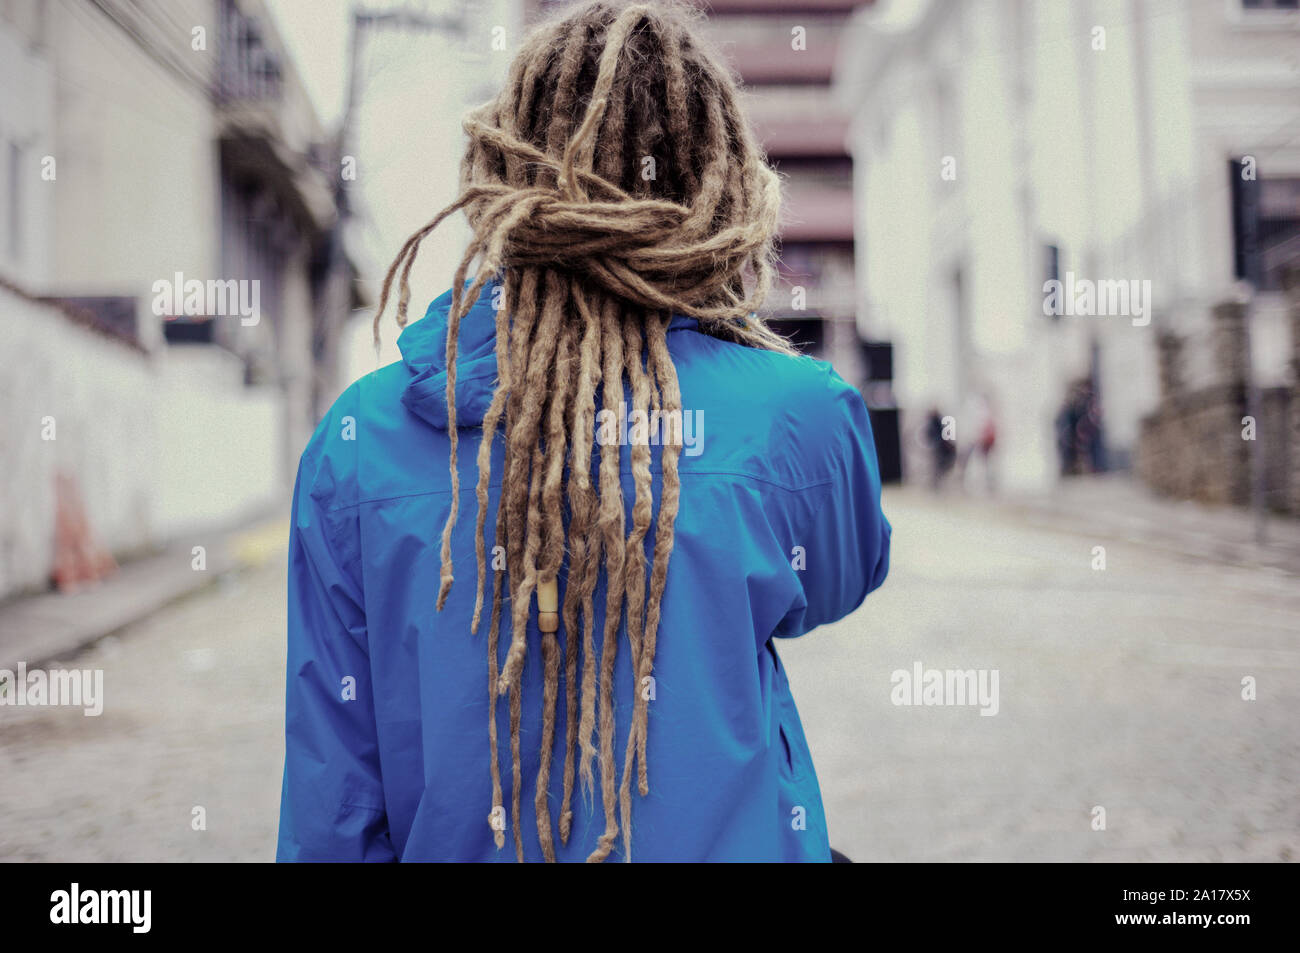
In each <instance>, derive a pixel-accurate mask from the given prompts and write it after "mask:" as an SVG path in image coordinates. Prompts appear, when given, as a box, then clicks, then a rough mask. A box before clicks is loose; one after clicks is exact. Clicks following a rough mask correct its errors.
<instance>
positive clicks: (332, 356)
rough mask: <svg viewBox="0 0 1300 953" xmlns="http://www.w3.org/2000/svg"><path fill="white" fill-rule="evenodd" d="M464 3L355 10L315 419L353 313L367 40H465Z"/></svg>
mask: <svg viewBox="0 0 1300 953" xmlns="http://www.w3.org/2000/svg"><path fill="white" fill-rule="evenodd" d="M470 6H472V5H471V4H462V5H461V7H460V10H459V12H458V13H456V14H455V15H449V14H427V13H423V12H421V11H419V10H417V9H415V8H414V7H411V6H403V7H400V8H393V9H363V8H361V7H356V8H354V9H353V11H352V22H351V26H350V29H349V33H348V62H347V71H348V81H347V99H346V100H345V102H344V108H343V118H342V120H341V121H340V123H339V129H338V133H337V135H336V136H335V140H334V150H333V156H332V162H333V165H332V170H331V175H332V176H333V181H334V206H335V209H336V210H337V214H336V217H335V220H334V225H333V226H332V227H331V229H330V233H329V236H328V238H327V239H326V241H327V242H328V248H327V256H326V259H327V267H326V282H327V286H326V292H325V294H324V296H323V300H324V306H323V307H322V308H321V310H320V312H319V313H318V315H317V334H318V341H319V342H320V347H319V349H318V352H319V353H318V360H319V361H320V365H319V367H318V371H317V373H318V375H319V376H318V380H320V379H321V378H324V381H325V382H328V386H324V387H317V394H316V408H315V410H316V416H317V417H318V418H319V417H321V416H322V415H323V414H324V412H325V410H326V409H327V405H328V404H329V402H330V401H332V400H333V396H334V395H333V393H332V391H333V389H334V381H335V378H336V377H337V375H338V339H339V332H340V330H341V328H342V324H343V320H344V317H345V316H346V315H347V314H348V313H349V312H350V310H351V302H352V282H351V273H350V272H351V268H350V265H349V263H348V254H347V235H348V232H349V231H350V226H351V222H352V219H353V217H354V210H353V207H352V196H351V194H350V188H349V185H348V183H347V182H345V180H344V178H343V163H344V160H345V159H346V158H348V157H350V156H355V154H356V150H355V148H354V143H353V137H354V136H355V126H356V115H357V109H358V107H359V104H360V101H361V93H362V88H361V86H362V77H361V68H360V64H361V54H362V52H363V47H364V45H365V41H366V39H367V37H368V36H369V34H370V33H371V32H372V31H377V30H380V29H390V30H396V31H402V30H405V31H409V32H413V33H423V34H430V33H441V34H444V35H446V36H451V37H457V38H460V37H463V36H465V34H466V32H467V19H468V17H467V9H466V8H467V7H470Z"/></svg>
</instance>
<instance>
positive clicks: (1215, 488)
mask: <svg viewBox="0 0 1300 953" xmlns="http://www.w3.org/2000/svg"><path fill="white" fill-rule="evenodd" d="M1295 279H1300V269H1297V270H1296V273H1295V275H1293V283H1292V284H1291V286H1290V287H1289V290H1288V294H1289V300H1290V303H1289V317H1290V325H1291V344H1292V350H1293V357H1292V367H1293V373H1292V381H1291V382H1290V384H1289V385H1287V386H1285V387H1270V388H1265V389H1262V390H1261V391H1260V393H1259V396H1258V406H1257V407H1256V408H1254V417H1255V423H1254V440H1253V441H1251V440H1249V439H1247V436H1248V430H1247V425H1246V423H1244V422H1243V418H1246V417H1247V416H1249V415H1250V414H1251V410H1250V407H1249V402H1248V385H1247V381H1248V380H1249V373H1250V364H1249V361H1250V340H1249V337H1248V329H1247V326H1246V307H1245V305H1244V304H1242V303H1240V302H1224V303H1222V304H1220V305H1218V306H1216V307H1215V308H1214V312H1213V320H1214V324H1213V330H1212V333H1211V336H1210V341H1211V346H1212V349H1213V354H1212V358H1213V362H1214V369H1215V373H1214V378H1213V381H1212V382H1211V383H1209V384H1207V385H1205V386H1202V387H1198V388H1196V389H1189V388H1188V387H1187V386H1186V383H1185V381H1186V378H1185V372H1184V366H1185V359H1186V356H1187V355H1186V348H1187V341H1186V340H1185V339H1184V338H1183V337H1181V336H1179V335H1177V334H1175V333H1173V332H1166V333H1165V334H1163V335H1162V337H1161V338H1160V341H1159V355H1160V358H1159V367H1160V403H1159V406H1158V407H1157V408H1156V410H1155V412H1154V413H1152V414H1150V415H1148V416H1147V417H1146V418H1144V420H1143V421H1142V430H1141V437H1140V439H1139V442H1138V449H1137V459H1136V468H1137V473H1138V476H1139V477H1140V478H1141V479H1142V480H1143V482H1145V483H1146V484H1147V485H1148V486H1150V487H1151V488H1152V489H1154V490H1156V491H1157V492H1159V493H1162V494H1164V495H1167V496H1171V497H1175V498H1178V499H1192V500H1200V501H1202V502H1206V503H1227V504H1233V505H1237V506H1246V505H1249V504H1250V502H1251V480H1252V475H1251V474H1252V471H1251V453H1252V450H1253V451H1254V452H1255V453H1257V454H1258V455H1259V465H1260V469H1261V474H1260V478H1261V483H1262V490H1263V496H1264V501H1265V505H1266V506H1268V507H1269V508H1270V509H1272V510H1274V511H1277V512H1284V513H1292V514H1295V515H1297V516H1300V280H1295Z"/></svg>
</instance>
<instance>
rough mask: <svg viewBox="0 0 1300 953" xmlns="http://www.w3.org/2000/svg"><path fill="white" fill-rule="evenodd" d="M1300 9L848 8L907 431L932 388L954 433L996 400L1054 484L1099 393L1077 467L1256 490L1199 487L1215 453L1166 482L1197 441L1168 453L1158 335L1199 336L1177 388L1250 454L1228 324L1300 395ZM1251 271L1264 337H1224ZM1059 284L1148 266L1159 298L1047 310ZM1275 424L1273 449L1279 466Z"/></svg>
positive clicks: (870, 228) (1257, 3) (1016, 0)
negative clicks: (1298, 336)
mask: <svg viewBox="0 0 1300 953" xmlns="http://www.w3.org/2000/svg"><path fill="white" fill-rule="evenodd" d="M1296 7H1297V4H1296V3H1295V2H1293V0H1190V2H1184V0H1078V2H1071V3H1030V2H1025V0H970V2H962V3H956V2H938V0H935V2H929V0H880V2H879V3H878V4H877V5H876V6H875V7H873V8H872V9H870V10H868V11H864V12H862V13H860V14H859V15H857V16H856V17H855V18H854V20H853V21H852V23H851V24H850V26H849V28H848V30H847V31H846V32H845V33H844V35H843V38H842V40H841V50H842V55H841V58H840V61H839V64H838V67H837V94H838V96H839V100H840V102H842V103H843V104H844V105H845V107H846V108H849V109H851V110H852V114H853V118H852V123H851V131H850V142H851V148H852V152H853V156H854V160H855V164H854V169H855V175H856V186H857V188H856V191H855V194H856V213H857V236H858V242H857V262H858V295H859V309H858V314H859V326H860V328H861V329H862V330H863V332H864V334H867V335H870V336H872V337H877V338H885V339H889V340H891V341H893V343H894V345H895V357H896V360H895V365H896V369H897V371H896V378H897V380H896V388H895V391H896V394H897V396H898V399H899V402H900V404H901V405H902V407H903V410H904V420H905V426H906V428H907V430H908V431H909V432H911V431H915V430H916V429H918V428H919V427H920V425H921V423H922V416H923V414H924V412H925V411H926V409H927V408H928V407H930V406H938V407H940V408H942V409H943V411H944V412H945V413H951V414H953V415H954V416H955V417H956V418H957V419H956V426H957V434H958V442H959V443H960V442H962V440H963V437H964V436H966V437H968V436H969V435H963V428H962V423H963V412H962V408H963V407H965V406H967V405H968V404H969V402H970V401H971V400H972V399H973V398H978V397H979V396H981V395H986V396H987V397H988V398H989V399H990V401H991V403H992V405H993V407H994V413H995V415H996V420H997V424H998V440H997V457H998V467H999V469H1000V474H1001V477H1002V479H1003V480H1004V482H1005V483H1006V484H1008V485H1010V486H1013V487H1022V488H1042V487H1045V486H1049V485H1051V484H1052V483H1053V482H1054V481H1055V479H1056V478H1057V476H1058V474H1059V472H1060V471H1061V468H1062V459H1061V454H1060V452H1059V450H1060V448H1059V447H1058V439H1057V438H1058V433H1057V427H1058V424H1059V423H1060V422H1061V421H1062V419H1064V418H1063V417H1062V412H1063V410H1065V409H1067V408H1066V406H1065V405H1066V401H1067V397H1069V395H1070V394H1071V393H1073V394H1075V395H1076V397H1077V396H1078V395H1079V394H1080V393H1082V394H1085V395H1086V403H1087V406H1089V407H1090V408H1091V410H1090V411H1089V412H1088V413H1086V414H1084V415H1083V416H1084V417H1085V418H1088V419H1089V426H1090V427H1091V428H1092V429H1094V430H1095V431H1096V437H1095V443H1096V445H1095V446H1092V447H1091V448H1090V449H1089V452H1088V453H1086V454H1084V455H1083V456H1084V457H1086V458H1087V459H1082V460H1077V461H1075V463H1076V465H1077V466H1078V467H1079V468H1082V469H1089V468H1096V467H1107V466H1109V467H1114V466H1121V467H1122V466H1126V465H1129V464H1130V463H1131V462H1132V461H1133V460H1134V458H1137V459H1139V460H1143V459H1145V460H1146V461H1147V463H1146V464H1144V465H1143V472H1144V473H1146V474H1147V475H1148V479H1150V480H1151V482H1153V483H1155V484H1156V485H1158V486H1161V488H1163V489H1167V490H1170V491H1171V492H1179V493H1181V494H1183V495H1199V496H1202V497H1205V498H1210V499H1221V500H1237V501H1240V498H1241V494H1240V491H1239V489H1231V490H1230V489H1223V488H1218V487H1213V486H1211V487H1209V489H1205V487H1204V486H1203V484H1204V481H1205V480H1207V479H1209V478H1210V477H1209V474H1208V473H1207V472H1205V471H1206V470H1208V469H1213V468H1214V467H1213V466H1211V467H1209V468H1206V467H1202V468H1201V472H1199V473H1196V474H1183V475H1182V476H1179V477H1178V478H1176V479H1173V480H1170V481H1168V482H1164V481H1162V480H1161V478H1160V475H1161V473H1163V472H1165V471H1169V470H1173V469H1179V468H1182V469H1184V470H1185V469H1186V468H1187V467H1188V466H1190V465H1191V464H1192V461H1193V460H1195V459H1196V457H1197V454H1196V452H1193V453H1191V454H1181V455H1179V454H1172V455H1171V454H1170V453H1168V445H1169V444H1170V442H1171V441H1175V440H1177V439H1182V440H1186V439H1187V433H1188V431H1186V430H1184V431H1183V432H1182V436H1181V437H1179V438H1174V437H1171V436H1170V435H1169V432H1168V428H1164V429H1162V428H1161V427H1160V426H1159V420H1158V419H1157V418H1161V414H1162V412H1163V414H1164V418H1168V417H1169V416H1170V414H1171V413H1172V414H1173V416H1174V417H1178V416H1180V415H1185V414H1186V413H1190V410H1189V409H1187V408H1185V407H1181V406H1180V407H1178V408H1174V409H1172V410H1171V409H1170V406H1169V404H1168V398H1167V395H1165V394H1162V391H1161V388H1160V379H1161V375H1160V373H1159V369H1160V366H1161V360H1160V354H1161V348H1160V346H1159V345H1158V343H1157V342H1158V341H1161V340H1164V339H1167V338H1170V337H1171V336H1172V337H1176V338H1177V339H1178V340H1179V341H1181V342H1182V345H1183V346H1182V347H1181V348H1179V355H1178V360H1177V361H1176V362H1174V363H1176V364H1177V366H1178V368H1179V373H1178V377H1179V382H1178V387H1180V388H1182V389H1183V390H1184V391H1186V392H1189V393H1191V392H1194V393H1199V394H1201V395H1202V396H1201V397H1199V398H1197V399H1198V400H1200V401H1201V402H1202V403H1204V402H1206V401H1208V402H1210V403H1216V402H1217V409H1216V410H1214V411H1212V412H1211V413H1210V414H1209V415H1208V416H1206V415H1203V416H1202V417H1201V418H1200V420H1201V425H1200V427H1199V430H1197V429H1196V428H1194V430H1195V432H1205V430H1206V428H1211V431H1210V432H1209V433H1208V437H1207V438H1206V439H1208V440H1209V441H1213V442H1216V443H1217V444H1221V445H1223V446H1225V447H1228V448H1229V449H1230V450H1231V451H1232V453H1231V458H1230V460H1229V459H1227V458H1225V461H1224V465H1230V466H1232V467H1235V468H1237V469H1238V470H1240V468H1241V467H1242V466H1244V463H1243V462H1242V461H1244V460H1245V459H1246V458H1247V453H1246V445H1245V443H1244V442H1243V441H1242V439H1241V429H1242V425H1241V421H1240V417H1241V414H1240V413H1237V410H1238V408H1239V406H1241V405H1242V401H1244V396H1243V395H1244V391H1243V390H1241V388H1240V386H1239V387H1238V390H1237V391H1236V392H1233V391H1232V390H1231V388H1229V389H1228V390H1223V391H1222V392H1221V393H1219V395H1218V396H1214V395H1207V394H1206V393H1205V391H1206V389H1207V388H1210V389H1213V388H1214V387H1215V386H1217V384H1218V383H1223V382H1227V381H1228V380H1230V379H1231V380H1235V381H1236V382H1237V384H1238V385H1240V383H1241V380H1240V379H1241V378H1242V376H1243V371H1242V368H1241V362H1240V361H1236V362H1235V363H1234V360H1233V358H1232V357H1231V355H1225V353H1224V350H1223V346H1222V344H1223V342H1224V341H1225V340H1231V339H1232V336H1233V334H1236V335H1238V339H1239V340H1240V341H1243V342H1248V344H1247V347H1246V349H1245V350H1244V351H1242V352H1241V353H1242V354H1244V355H1245V361H1246V370H1245V372H1244V373H1245V374H1248V375H1249V377H1250V378H1251V379H1252V380H1253V381H1254V383H1255V384H1256V385H1258V386H1259V387H1261V388H1263V389H1265V390H1267V389H1269V388H1279V387H1280V388H1284V389H1285V388H1293V387H1294V384H1293V378H1292V377H1291V376H1290V374H1291V372H1290V370H1289V367H1288V364H1289V360H1290V355H1291V354H1292V348H1293V346H1294V344H1293V341H1292V335H1293V333H1294V332H1293V331H1292V330H1290V329H1289V327H1288V317H1287V306H1286V299H1285V295H1284V294H1283V292H1282V290H1281V275H1282V273H1283V269H1284V266H1285V264H1286V262H1287V261H1290V260H1292V259H1294V257H1295V256H1296V254H1297V247H1296V243H1297V234H1298V232H1297V230H1298V229H1300V141H1297V139H1296V137H1295V130H1296V128H1297V123H1298V122H1300V117H1298V114H1297V102H1300V97H1298V96H1297V93H1298V92H1300V70H1298V68H1297V61H1296V57H1295V52H1296V49H1297V48H1298V47H1297V41H1298V40H1300V10H1297V9H1296ZM1247 167H1249V169H1250V171H1251V173H1252V174H1255V175H1257V179H1252V180H1244V179H1243V169H1245V168H1247ZM1243 181H1245V183H1246V184H1245V185H1244V187H1243ZM1248 203H1249V204H1250V209H1249V210H1247V209H1246V204H1248ZM1248 211H1249V215H1247V214H1246V213H1247V212H1248ZM1247 218H1249V221H1250V222H1251V223H1252V226H1251V229H1250V230H1248V231H1247V230H1243V227H1242V225H1243V222H1245V221H1247ZM864 236H865V237H864ZM1257 252H1258V254H1256V253H1257ZM1247 272H1253V273H1252V274H1248V273H1247ZM1248 277H1249V278H1253V284H1254V287H1255V292H1254V294H1253V300H1252V305H1251V307H1250V317H1249V322H1248V325H1249V334H1248V337H1247V336H1246V328H1247V322H1246V321H1244V320H1241V321H1237V322H1236V324H1235V325H1234V330H1230V331H1227V332H1223V331H1222V330H1216V328H1219V322H1217V321H1216V319H1215V318H1214V314H1215V313H1216V309H1219V311H1218V312H1217V313H1226V312H1223V310H1222V309H1220V308H1219V306H1220V305H1223V304H1224V303H1225V302H1230V301H1233V300H1237V299H1238V298H1239V297H1240V295H1241V284H1240V280H1241V279H1243V278H1248ZM1052 279H1058V280H1061V281H1062V282H1065V281H1067V280H1070V279H1087V280H1090V281H1095V282H1096V281H1133V280H1136V281H1138V282H1139V283H1140V282H1143V281H1149V282H1150V286H1149V288H1150V301H1148V302H1144V306H1146V307H1147V311H1146V314H1145V315H1135V314H1124V315H1114V314H1111V315H1110V316H1102V315H1062V316H1057V315H1048V314H1045V309H1044V304H1045V298H1046V295H1045V288H1046V287H1047V286H1046V282H1048V281H1049V280H1052ZM1135 288H1136V289H1137V290H1140V289H1141V288H1142V285H1141V284H1139V285H1137V286H1135ZM1131 305H1132V303H1130V310H1131ZM1225 320H1227V321H1229V322H1231V321H1232V320H1233V319H1232V318H1231V317H1228V318H1226V319H1225ZM1225 334H1226V336H1225ZM1292 405H1293V406H1294V401H1292ZM1270 406H1272V405H1270ZM1162 409H1163V410H1162ZM1234 414H1235V415H1236V416H1234ZM1148 418H1150V419H1148ZM1162 419H1163V418H1162ZM1144 420H1147V421H1148V422H1147V424H1145V425H1144V423H1143V421H1144ZM1272 422H1273V423H1278V420H1277V419H1276V413H1275V414H1274V418H1273V419H1272ZM1262 426H1263V422H1262V421H1261V427H1262ZM1229 427H1231V429H1230V430H1228V429H1227V428H1229ZM1286 429H1287V428H1286V427H1285V426H1277V427H1270V433H1273V432H1275V433H1278V434H1281V433H1284V432H1285V431H1286ZM1229 438H1231V439H1230V440H1229ZM1280 439H1281V438H1278V440H1280ZM1232 440H1235V441H1236V444H1232V443H1231V441H1232ZM1278 440H1273V441H1272V442H1271V443H1268V444H1266V443H1265V442H1264V441H1262V440H1261V441H1260V443H1259V447H1258V449H1259V450H1260V451H1261V452H1262V453H1264V454H1265V455H1270V456H1271V458H1272V459H1273V460H1274V461H1277V460H1285V459H1287V458H1288V457H1289V456H1290V454H1291V453H1292V451H1291V450H1288V449H1287V448H1286V447H1285V446H1284V445H1282V444H1280V443H1278ZM1157 444H1158V445H1159V446H1156V445H1157ZM905 446H908V447H915V446H916V444H915V443H914V442H913V441H911V440H905ZM1144 452H1145V457H1144ZM1274 469H1275V470H1276V467H1274ZM1286 470H1287V466H1282V468H1281V471H1280V472H1281V473H1282V474H1285V473H1286ZM1229 482H1239V481H1236V478H1235V477H1234V478H1233V479H1232V480H1230V481H1229Z"/></svg>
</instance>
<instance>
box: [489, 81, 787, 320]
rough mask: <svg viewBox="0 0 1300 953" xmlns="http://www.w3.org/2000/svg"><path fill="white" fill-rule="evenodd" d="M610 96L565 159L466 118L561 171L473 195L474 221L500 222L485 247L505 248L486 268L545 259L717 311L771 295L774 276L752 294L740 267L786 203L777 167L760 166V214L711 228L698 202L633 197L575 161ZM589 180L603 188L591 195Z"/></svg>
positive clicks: (645, 299)
mask: <svg viewBox="0 0 1300 953" xmlns="http://www.w3.org/2000/svg"><path fill="white" fill-rule="evenodd" d="M604 103H605V101H604V100H597V101H596V102H594V103H592V106H591V108H590V110H589V111H588V114H587V118H586V121H584V123H583V125H582V127H581V129H579V131H578V133H577V134H576V135H575V136H574V138H573V139H572V140H571V141H570V143H569V145H568V147H567V148H566V150H565V155H564V159H563V160H562V161H561V162H559V163H557V162H555V161H554V160H553V159H551V158H549V157H548V156H546V155H544V154H542V153H541V152H539V151H537V150H536V149H535V148H534V147H532V146H530V145H528V144H527V143H525V142H522V141H520V140H518V139H515V138H514V137H513V136H511V135H510V134H509V133H508V132H506V131H505V130H502V129H500V128H495V127H489V126H488V125H486V124H485V123H484V122H483V121H481V120H479V119H475V118H470V119H468V120H466V122H465V128H466V130H467V131H468V132H469V133H470V135H471V136H479V137H482V138H484V139H487V140H489V141H491V142H492V144H493V145H494V146H495V147H496V148H498V149H501V150H503V151H504V150H512V151H513V152H514V153H515V154H517V156H518V157H519V158H520V159H521V160H523V161H527V162H530V163H532V164H534V165H541V166H545V167H548V168H550V169H552V170H553V171H554V172H555V173H556V175H557V178H556V184H555V186H554V187H550V186H547V185H533V186H528V187H523V188H511V187H509V186H498V187H495V188H487V189H483V190H482V191H481V193H479V194H477V195H475V196H473V197H472V198H471V199H470V201H469V203H467V204H468V205H469V207H468V208H467V214H468V215H469V218H470V221H471V222H472V223H475V225H476V227H492V228H494V231H495V232H496V235H495V237H496V239H497V242H496V243H494V244H489V246H488V248H487V249H486V251H487V253H488V254H492V253H493V252H496V253H497V254H499V255H500V258H501V260H500V261H499V262H498V261H497V260H496V258H495V257H493V258H492V259H491V260H489V259H488V258H487V257H485V259H484V263H483V265H482V267H481V268H480V274H483V275H491V274H494V273H495V266H498V265H504V266H506V267H517V268H524V267H529V266H535V267H545V268H551V269H557V270H563V271H569V272H573V273H576V274H579V275H582V276H583V277H585V278H587V279H590V280H592V281H593V282H594V283H595V284H597V285H599V286H600V287H602V288H603V289H604V290H605V291H607V292H609V293H610V294H612V295H614V296H616V297H618V298H620V299H622V300H624V301H627V302H631V303H633V304H636V305H640V306H642V307H645V308H649V309H654V310H665V311H669V312H675V313H679V314H684V315H688V316H690V317H695V318H699V319H702V320H713V321H727V320H734V319H737V318H742V317H745V316H747V315H749V314H750V313H751V312H753V311H754V310H755V308H756V307H757V304H758V300H761V297H762V296H765V295H766V291H767V283H766V282H760V287H759V289H757V292H756V294H755V295H754V296H753V298H751V299H745V298H744V297H743V296H742V295H740V294H738V293H737V292H736V290H735V284H736V275H737V274H738V273H739V272H740V271H741V270H742V269H743V268H744V267H745V265H746V264H747V263H751V262H752V261H753V260H754V258H755V256H757V255H761V254H762V253H763V252H764V250H765V249H766V248H767V247H768V246H770V243H771V240H772V234H773V232H774V231H775V228H776V224H777V216H778V214H779V208H780V182H779V179H778V178H777V176H776V174H775V173H774V172H772V170H771V169H768V168H766V167H763V168H762V169H761V176H762V180H763V181H762V186H763V187H762V189H761V191H760V193H759V197H760V198H761V199H762V202H761V203H760V211H761V215H759V216H758V220H757V221H750V222H744V223H740V224H736V225H731V226H728V227H725V228H722V229H718V230H714V231H710V230H709V228H710V226H711V225H712V221H711V219H712V216H711V215H703V214H701V210H700V209H699V208H692V207H689V206H686V205H682V204H679V203H677V202H673V201H670V200H666V199H657V198H643V197H634V196H632V195H629V194H628V193H626V192H625V191H623V190H622V189H621V188H619V187H617V186H615V185H613V184H611V183H610V182H608V181H607V180H605V179H603V178H601V177H600V176H597V175H594V174H593V173H590V172H584V171H583V170H582V169H580V168H575V166H574V162H575V159H576V157H577V156H578V155H579V154H580V153H581V152H582V150H583V146H584V143H585V142H586V141H587V139H589V138H590V136H591V134H592V130H594V129H595V128H596V122H595V120H597V119H598V118H599V117H600V116H601V115H603V114H604V111H605V105H604ZM585 186H591V187H592V188H593V191H596V192H597V193H601V195H600V197H599V198H588V194H587V191H586V188H585ZM760 277H761V276H760ZM754 299H758V300H754Z"/></svg>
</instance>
